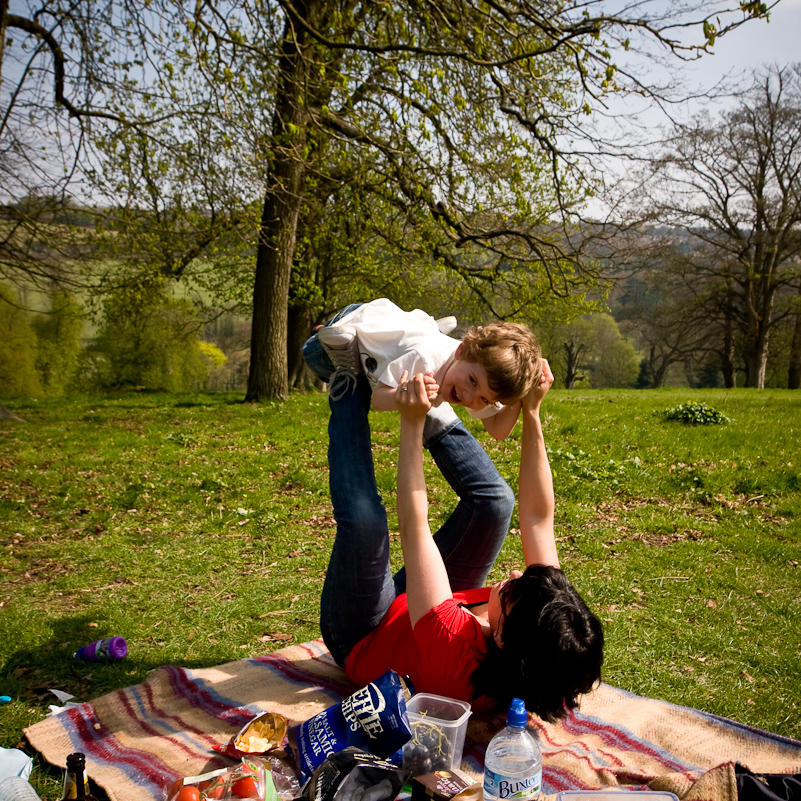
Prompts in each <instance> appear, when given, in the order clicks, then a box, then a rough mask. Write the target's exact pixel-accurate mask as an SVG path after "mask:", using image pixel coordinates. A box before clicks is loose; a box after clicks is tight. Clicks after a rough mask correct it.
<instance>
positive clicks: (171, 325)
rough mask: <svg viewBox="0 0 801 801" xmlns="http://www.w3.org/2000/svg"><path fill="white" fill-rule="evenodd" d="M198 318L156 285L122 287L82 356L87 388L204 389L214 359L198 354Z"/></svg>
mask: <svg viewBox="0 0 801 801" xmlns="http://www.w3.org/2000/svg"><path fill="white" fill-rule="evenodd" d="M201 328H202V322H201V320H200V315H199V314H198V311H197V309H196V308H195V306H194V305H193V304H192V303H190V302H189V301H188V300H184V299H170V298H167V297H166V295H165V294H164V292H163V291H162V288H161V287H160V286H158V285H147V284H144V285H142V286H138V287H136V286H135V287H125V288H121V289H119V290H117V291H116V292H114V293H112V294H111V295H109V296H108V297H107V298H106V300H105V301H104V303H103V319H102V322H101V325H100V328H99V330H98V332H97V337H96V338H95V340H94V342H93V343H92V344H91V345H90V346H89V347H88V348H87V349H86V351H85V352H84V354H83V356H82V360H83V364H82V373H83V376H84V383H85V385H86V386H85V387H84V388H85V389H90V390H91V389H100V390H109V389H124V388H141V389H151V390H163V391H166V392H185V391H188V390H192V389H199V388H201V387H203V386H204V384H205V382H206V380H207V378H208V376H209V372H210V369H211V366H212V365H213V363H214V361H215V360H216V359H218V357H217V355H216V354H214V355H212V353H211V352H209V351H208V349H207V351H206V353H205V354H204V352H203V350H202V349H201V343H200V339H199V337H198V334H199V332H200V330H201Z"/></svg>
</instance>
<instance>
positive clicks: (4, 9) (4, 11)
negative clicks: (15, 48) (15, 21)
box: [0, 0, 9, 86]
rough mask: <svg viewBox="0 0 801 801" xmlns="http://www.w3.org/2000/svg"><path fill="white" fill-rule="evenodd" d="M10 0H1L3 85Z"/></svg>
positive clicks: (0, 75)
mask: <svg viewBox="0 0 801 801" xmlns="http://www.w3.org/2000/svg"><path fill="white" fill-rule="evenodd" d="M8 3H9V0H0V86H2V85H3V56H4V55H5V49H6V21H7V20H8Z"/></svg>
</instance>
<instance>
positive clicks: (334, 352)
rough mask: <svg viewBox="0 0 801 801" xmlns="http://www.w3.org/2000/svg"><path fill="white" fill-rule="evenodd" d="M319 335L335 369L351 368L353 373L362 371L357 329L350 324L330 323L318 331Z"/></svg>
mask: <svg viewBox="0 0 801 801" xmlns="http://www.w3.org/2000/svg"><path fill="white" fill-rule="evenodd" d="M317 337H318V339H319V340H320V342H321V343H322V345H323V347H324V348H325V352H326V353H327V354H328V358H329V359H331V364H333V365H334V371H337V370H350V371H351V372H352V373H360V372H361V371H362V363H361V361H360V360H359V340H358V339H357V337H356V329H355V328H353V327H352V326H350V325H329V326H327V327H325V328H321V329H320V330H319V331H318V332H317Z"/></svg>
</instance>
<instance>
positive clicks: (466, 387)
mask: <svg viewBox="0 0 801 801" xmlns="http://www.w3.org/2000/svg"><path fill="white" fill-rule="evenodd" d="M460 350H461V345H460V346H459V349H457V351H456V358H455V359H454V361H453V363H452V364H451V366H450V367H449V368H448V370H447V372H446V373H445V375H444V377H443V379H442V382H441V383H440V386H439V394H440V395H441V396H442V399H443V400H445V401H448V403H458V404H460V405H462V406H466V407H467V408H468V409H483V408H484V407H485V406H489V405H490V404H492V403H495V402H496V401H497V400H498V396H497V394H496V393H494V392H493V391H492V390H491V389H490V388H489V384H487V373H486V372H485V370H484V368H483V367H482V366H481V365H480V364H479V363H478V362H467V361H465V360H464V359H461V358H459V351H460Z"/></svg>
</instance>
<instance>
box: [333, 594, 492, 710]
mask: <svg viewBox="0 0 801 801" xmlns="http://www.w3.org/2000/svg"><path fill="white" fill-rule="evenodd" d="M489 594H490V588H489V587H480V588H479V589H476V590H466V591H464V592H455V593H454V594H453V598H449V599H448V600H447V601H443V602H442V603H441V604H439V606H435V607H434V608H433V609H431V610H429V611H428V612H426V614H425V615H423V617H421V618H420V620H419V621H418V622H417V625H416V626H415V627H414V630H412V625H411V621H410V620H409V608H408V605H407V603H406V594H405V593H404V594H403V595H399V596H398V597H397V598H396V599H395V600H394V601H393V603H392V606H390V607H389V609H388V610H387V613H386V614H385V615H384V617H383V619H382V620H381V622H380V623H379V624H378V626H377V627H376V628H375V629H374V630H373V631H372V632H370V634H368V635H367V636H366V637H364V638H363V639H361V640H359V642H358V643H356V645H355V647H354V648H353V650H352V651H351V652H350V654H349V655H348V659H347V661H346V663H345V671H346V673H347V674H348V678H349V679H350V680H351V681H352V682H354V684H356V685H358V686H360V687H361V686H364V685H365V684H368V683H369V682H371V681H373V680H374V679H376V678H378V677H379V676H381V675H382V674H383V673H386V672H387V671H388V670H390V669H392V670H394V671H395V672H396V673H399V674H400V675H401V676H409V678H410V679H411V680H412V682H413V683H414V687H415V690H416V691H417V692H427V693H434V694H435V695H444V696H446V697H448V698H458V699H459V700H461V701H468V702H469V701H470V697H471V695H472V694H473V685H472V684H471V682H470V676H471V675H472V673H473V671H474V670H475V669H476V667H477V666H478V664H479V663H480V662H481V660H482V659H483V657H484V654H485V653H486V652H487V645H486V640H485V637H484V634H483V633H482V631H481V626H480V624H479V622H478V620H476V618H475V617H474V616H473V615H471V614H470V613H469V612H468V611H467V610H465V609H463V608H462V607H461V606H459V604H460V603H463V604H481V603H487V601H488V600H489Z"/></svg>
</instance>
